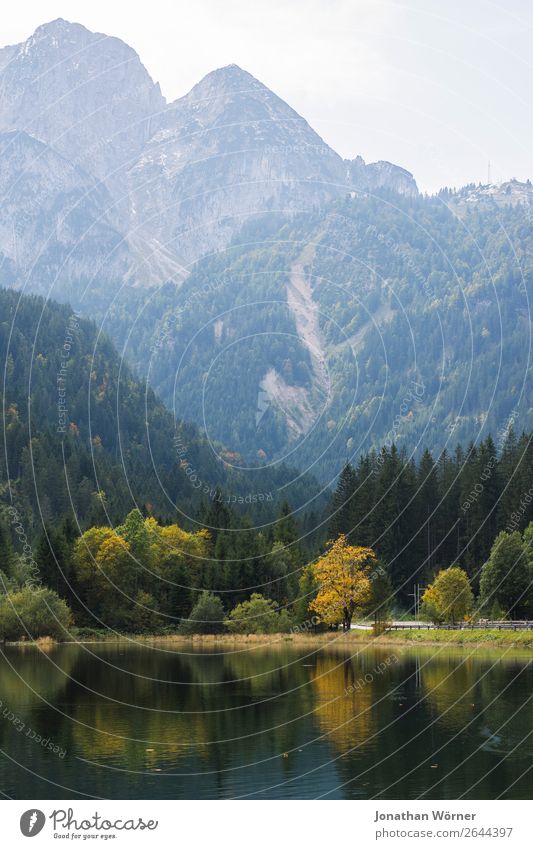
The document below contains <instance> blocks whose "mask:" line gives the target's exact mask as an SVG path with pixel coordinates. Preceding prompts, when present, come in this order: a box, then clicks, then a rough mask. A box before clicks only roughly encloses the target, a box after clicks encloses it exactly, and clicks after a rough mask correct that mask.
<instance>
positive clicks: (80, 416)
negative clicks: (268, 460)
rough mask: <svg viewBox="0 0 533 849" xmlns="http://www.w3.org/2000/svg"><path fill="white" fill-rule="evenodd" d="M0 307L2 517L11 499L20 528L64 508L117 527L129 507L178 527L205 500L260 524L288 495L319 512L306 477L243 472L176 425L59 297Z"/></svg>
mask: <svg viewBox="0 0 533 849" xmlns="http://www.w3.org/2000/svg"><path fill="white" fill-rule="evenodd" d="M0 316H1V321H0V362H1V363H2V366H3V373H4V380H3V387H2V392H1V393H0V401H1V402H2V414H3V421H4V428H3V430H2V445H1V452H0V454H1V456H0V518H1V514H3V513H4V512H5V510H6V508H7V507H8V506H10V505H14V506H15V509H16V510H17V511H18V512H19V514H20V515H21V516H22V517H23V519H24V524H25V527H26V534H27V535H28V536H32V535H33V533H34V530H35V529H37V530H38V529H39V527H40V525H41V522H58V521H59V520H61V519H62V518H64V517H65V516H67V515H70V516H72V514H74V516H75V517H76V521H77V523H78V524H79V525H80V526H81V527H82V528H83V527H86V526H87V524H90V523H99V524H113V523H114V524H116V523H117V522H120V521H122V519H123V518H124V516H125V515H126V513H128V512H129V511H130V510H131V509H132V508H133V507H139V508H140V509H141V510H143V512H148V513H154V514H155V515H156V516H162V517H164V518H165V519H166V520H173V521H176V518H177V520H178V521H179V523H180V524H181V525H194V520H195V518H196V517H197V515H198V511H199V509H200V507H201V505H202V503H205V504H207V505H213V504H214V505H216V506H218V507H221V508H223V506H224V505H230V506H231V507H233V508H234V509H236V510H237V511H240V512H241V513H246V514H248V515H250V516H251V517H253V519H254V520H255V521H256V522H261V520H264V521H269V520H270V519H272V518H274V517H275V516H276V515H277V514H278V512H279V508H280V505H281V504H282V503H283V502H285V501H286V500H287V498H288V499H290V501H291V502H292V506H293V507H294V508H295V509H300V508H302V506H303V505H308V508H307V509H315V510H318V512H319V513H320V512H321V511H322V510H323V508H324V503H325V502H324V496H321V494H320V490H319V488H318V486H317V484H316V482H315V481H314V480H313V479H312V478H311V477H309V476H307V477H305V476H302V475H300V474H298V473H294V472H291V471H290V469H288V468H286V467H280V466H278V467H277V468H275V469H268V468H264V469H262V468H259V469H257V470H256V471H255V472H248V473H244V472H242V471H240V470H239V468H238V463H237V458H236V457H235V456H233V455H230V454H229V453H228V452H225V451H224V449H223V448H222V447H221V446H220V445H218V444H212V443H211V444H210V443H208V442H207V440H206V439H205V437H204V436H203V435H202V434H201V433H199V431H198V430H197V429H196V428H195V427H193V426H190V425H186V424H184V423H183V422H180V421H178V422H176V420H175V419H174V417H173V416H172V414H171V413H170V412H169V411H168V410H167V409H166V408H165V407H164V406H163V405H162V403H161V402H160V401H158V399H157V397H156V396H155V395H154V393H153V392H152V391H151V390H150V389H149V387H147V386H146V384H145V383H144V382H143V381H139V380H138V379H136V378H135V376H134V375H133V374H132V373H131V371H130V369H129V368H128V367H127V365H126V364H125V363H124V362H123V361H122V359H121V357H119V355H118V353H117V351H116V350H115V348H114V347H113V345H112V343H111V342H110V341H109V340H108V339H107V338H106V336H105V335H103V334H102V333H101V332H99V330H98V328H97V327H96V326H95V325H94V324H93V323H92V322H90V321H87V320H84V319H81V318H80V317H79V316H77V315H76V314H75V313H73V312H72V310H71V309H70V307H68V306H67V305H59V304H57V303H55V302H53V301H50V300H47V301H45V300H44V299H42V298H40V297H37V296H26V295H19V293H17V292H14V291H6V290H1V289H0ZM213 449H215V451H216V452H217V453H218V455H219V457H220V459H218V460H216V459H214V457H213Z"/></svg>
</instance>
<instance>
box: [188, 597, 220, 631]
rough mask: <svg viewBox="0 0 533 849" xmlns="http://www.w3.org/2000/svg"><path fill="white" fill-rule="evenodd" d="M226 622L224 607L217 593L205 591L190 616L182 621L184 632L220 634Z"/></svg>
mask: <svg viewBox="0 0 533 849" xmlns="http://www.w3.org/2000/svg"><path fill="white" fill-rule="evenodd" d="M223 624H224V607H223V605H222V602H221V600H220V598H219V596H217V595H213V593H209V592H207V591H204V592H203V593H202V594H201V596H200V598H199V599H198V601H197V602H196V604H195V605H194V607H193V609H192V610H191V615H190V617H189V618H188V619H187V620H185V621H184V622H182V624H181V626H180V632H181V633H182V634H220V633H222V630H223Z"/></svg>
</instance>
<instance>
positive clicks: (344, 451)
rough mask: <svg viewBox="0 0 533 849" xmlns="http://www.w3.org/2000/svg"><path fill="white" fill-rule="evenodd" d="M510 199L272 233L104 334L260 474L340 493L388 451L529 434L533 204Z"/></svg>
mask: <svg viewBox="0 0 533 849" xmlns="http://www.w3.org/2000/svg"><path fill="white" fill-rule="evenodd" d="M509 187H510V189H512V192H511V193H510V194H507V192H506V191H502V193H501V197H499V200H498V201H497V200H495V199H494V197H493V196H492V195H491V196H488V197H487V198H485V196H483V197H482V201H480V200H479V192H476V191H475V190H474V189H473V188H467V189H465V190H464V191H462V192H460V193H452V192H449V191H444V192H442V193H441V194H440V196H438V197H415V196H413V197H401V196H399V195H397V194H394V193H390V192H389V193H386V192H382V193H381V194H379V195H378V194H375V195H373V196H369V195H354V196H351V197H348V198H346V200H345V201H343V202H339V203H336V204H333V205H332V206H331V208H330V211H329V213H328V214H327V215H323V214H318V213H317V214H316V215H312V214H306V215H303V216H301V217H300V218H298V219H297V220H295V221H293V222H290V223H284V224H283V226H281V227H280V222H279V220H278V221H276V220H275V219H272V220H271V221H269V222H266V221H265V220H264V219H261V220H258V221H256V222H255V223H254V224H248V225H247V226H246V227H245V228H244V229H243V231H242V233H241V236H240V239H239V240H238V242H235V243H234V244H233V246H232V247H231V248H229V249H228V250H226V251H224V252H222V253H219V254H217V255H216V256H213V257H211V258H208V259H204V260H203V261H201V262H200V263H198V264H197V265H196V267H195V268H194V269H193V271H192V273H191V275H190V276H189V277H188V279H187V280H186V281H185V283H184V284H183V286H182V287H181V288H180V289H179V290H177V289H175V288H174V287H173V286H172V285H170V284H169V285H167V286H166V287H162V288H161V289H160V290H158V291H153V292H151V293H149V294H146V293H144V292H137V293H136V295H132V293H131V292H128V293H126V294H124V295H123V296H122V297H120V296H119V297H118V298H117V299H116V300H115V301H114V303H113V304H111V307H110V310H109V312H106V315H105V322H104V327H106V328H108V329H109V332H110V333H111V334H112V335H113V336H114V337H115V338H116V339H117V341H118V342H119V344H121V345H122V344H124V346H125V352H126V357H128V358H129V359H130V360H131V361H133V362H135V363H136V365H137V366H138V367H139V368H142V369H144V373H145V374H147V375H148V377H149V381H150V383H151V384H152V385H153V386H155V387H156V388H157V391H158V392H160V393H161V395H162V397H163V398H164V399H165V400H166V401H167V403H169V404H174V405H175V406H176V409H177V410H179V411H183V414H184V415H185V416H186V417H187V418H188V419H190V420H191V421H195V422H198V423H199V424H200V425H201V426H202V427H204V428H205V430H206V432H207V434H208V435H209V437H210V438H212V439H214V440H219V441H221V442H223V443H224V444H225V445H226V446H227V447H228V448H229V449H232V450H234V451H237V452H238V453H239V454H240V455H242V457H243V458H244V462H245V463H246V464H247V465H254V463H255V462H257V460H258V458H262V459H267V460H268V461H272V460H276V459H278V458H282V457H286V456H290V462H291V465H292V464H295V465H296V466H298V467H299V468H303V469H306V468H311V469H312V471H313V473H314V474H318V475H319V476H320V477H321V478H322V479H324V480H325V481H330V480H331V479H332V477H334V476H335V475H336V474H337V473H338V472H339V471H340V468H341V467H342V464H343V462H344V461H345V460H346V459H348V458H350V457H357V456H358V454H359V453H360V451H366V450H369V449H370V448H371V447H376V448H379V447H380V446H381V445H382V444H384V443H386V444H388V445H390V444H391V443H392V442H398V443H401V444H402V445H405V446H406V447H407V448H408V450H409V451H414V452H415V453H416V454H418V455H419V454H420V453H421V451H422V450H423V448H424V447H429V448H431V449H432V450H434V451H437V452H440V451H441V450H442V449H443V448H445V447H446V448H448V450H453V449H454V448H455V445H456V444H457V442H458V441H462V442H464V443H466V442H468V441H469V440H470V439H473V440H475V441H479V440H481V439H483V438H485V437H486V436H487V435H488V434H489V433H492V434H493V435H494V438H496V437H497V434H498V433H499V432H501V431H502V430H505V428H506V427H507V426H508V424H509V421H510V420H511V421H512V422H513V424H514V426H515V428H516V429H517V430H519V429H520V428H522V427H524V428H527V427H528V426H529V425H530V422H531V410H532V407H533V400H532V397H531V389H530V381H528V380H527V376H528V352H529V350H530V320H529V307H528V293H530V287H531V280H532V267H531V256H532V255H533V229H532V227H531V221H530V217H529V207H528V206H527V205H525V203H524V197H526V198H527V197H529V196H530V195H531V194H532V192H531V187H530V186H527V185H526V184H524V185H521V184H520V185H519V184H513V185H511V184H509ZM519 189H520V191H521V192H522V194H520V201H521V202H518V201H517V202H516V203H509V202H507V203H506V202H505V201H506V200H507V201H509V199H510V200H511V201H512V200H513V198H514V197H515V194H517V193H518V190H519ZM522 190H523V191H522ZM524 192H525V195H524ZM502 198H503V201H504V202H503V203H502V202H500V200H501V199H502ZM106 310H107V304H106ZM102 317H103V311H102Z"/></svg>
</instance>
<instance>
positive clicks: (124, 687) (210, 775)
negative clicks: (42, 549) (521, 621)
mask: <svg viewBox="0 0 533 849" xmlns="http://www.w3.org/2000/svg"><path fill="white" fill-rule="evenodd" d="M532 684H533V666H532V664H531V662H529V661H528V658H527V657H524V656H521V655H514V656H511V655H509V654H508V655H506V656H505V655H501V654H497V653H494V654H489V653H485V654H482V655H480V654H479V653H478V654H476V656H475V657H474V656H471V655H470V654H469V653H468V652H460V651H455V652H450V650H440V649H431V650H429V649H426V650H423V649H420V650H403V649H395V648H394V649H388V650H364V651H362V652H360V653H359V654H357V655H355V656H353V657H352V656H351V655H350V651H349V650H342V649H340V650H338V651H337V650H335V649H330V648H328V649H320V650H319V651H316V650H315V649H311V648H307V647H305V648H299V649H294V648H290V647H286V646H285V647H280V648H267V649H260V648H256V647H255V646H254V647H252V646H250V645H244V646H242V647H240V648H239V650H237V651H235V650H233V651H225V652H217V653H207V652H205V651H204V652H201V651H196V652H189V653H183V652H178V651H177V650H176V649H175V648H173V647H172V646H170V645H167V646H166V647H164V646H162V645H159V646H158V647H157V648H149V647H139V646H132V645H123V646H122V645H121V646H120V647H118V648H117V646H116V645H115V646H110V645H105V644H100V645H98V644H93V645H85V646H74V645H72V646H61V647H56V648H53V649H51V650H49V651H47V652H46V653H43V652H40V651H39V650H38V649H36V648H33V647H28V648H15V647H13V648H11V647H7V648H4V649H3V651H2V654H1V655H0V699H1V701H2V704H1V706H0V747H1V750H2V754H1V756H0V790H1V791H2V793H3V794H4V795H6V796H7V797H12V798H17V799H21V798H27V799H33V798H50V799H52V798H65V797H66V798H76V797H84V796H96V797H102V798H192V799H198V798H231V797H252V798H291V799H307V798H316V797H322V796H325V797H327V798H349V799H356V798H373V797H378V798H389V799H394V798H409V799H414V798H418V797H422V798H433V799H455V798H458V797H461V796H462V797H465V798H489V799H490V798H496V797H498V796H500V795H502V796H503V798H513V799H524V798H530V797H531V788H532V785H533V770H532V769H531V768H532V766H533V737H531V736H529V735H530V733H531V730H532V728H533V710H532V702H531V701H529V699H530V696H531V692H532ZM36 735H40V736H41V737H42V738H44V743H43V742H41V743H40V742H39V741H38V738H37V737H36ZM47 741H49V743H50V746H51V747H54V746H55V747H56V749H59V751H56V752H54V751H52V750H50V749H48V748H46V746H47V745H48V743H47Z"/></svg>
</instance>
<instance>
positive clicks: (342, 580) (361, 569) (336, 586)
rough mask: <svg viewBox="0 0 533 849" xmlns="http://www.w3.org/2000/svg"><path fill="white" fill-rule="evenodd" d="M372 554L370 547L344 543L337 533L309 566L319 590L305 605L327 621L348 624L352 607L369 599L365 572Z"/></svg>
mask: <svg viewBox="0 0 533 849" xmlns="http://www.w3.org/2000/svg"><path fill="white" fill-rule="evenodd" d="M375 561H376V555H375V553H374V551H373V550H372V549H371V548H363V547H362V546H356V545H348V541H347V539H346V537H345V536H344V534H341V536H339V537H338V538H337V539H336V540H335V542H333V544H332V545H331V547H330V548H329V550H328V551H327V552H326V554H325V555H324V556H323V557H321V558H320V560H318V561H317V562H316V563H315V564H314V565H313V566H312V567H311V568H312V571H313V574H314V577H315V579H316V581H317V582H318V584H319V587H320V589H319V591H318V595H317V596H316V598H315V599H314V600H313V601H312V602H311V604H310V605H309V607H310V609H311V610H314V611H315V613H317V614H318V615H319V617H320V619H321V620H322V622H325V623H326V624H327V625H337V624H339V622H342V623H343V625H344V627H345V628H349V627H350V624H351V621H352V617H353V615H354V613H355V612H356V611H362V610H363V609H364V607H365V606H366V605H368V604H369V603H370V601H371V585H370V578H369V572H370V571H371V567H372V566H373V565H374V564H375Z"/></svg>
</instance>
